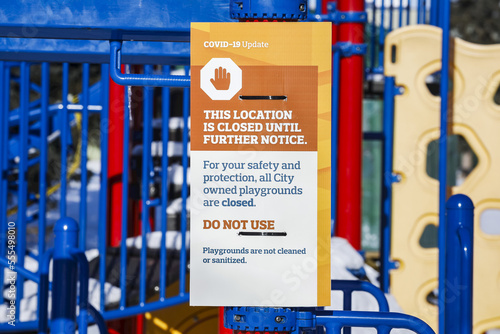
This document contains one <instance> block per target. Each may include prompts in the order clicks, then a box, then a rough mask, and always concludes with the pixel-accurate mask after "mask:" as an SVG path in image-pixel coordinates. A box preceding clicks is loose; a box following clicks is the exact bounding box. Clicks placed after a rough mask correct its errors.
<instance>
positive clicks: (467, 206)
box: [439, 194, 474, 334]
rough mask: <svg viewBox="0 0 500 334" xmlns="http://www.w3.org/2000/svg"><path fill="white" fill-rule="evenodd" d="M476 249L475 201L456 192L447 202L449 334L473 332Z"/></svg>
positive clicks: (447, 314)
mask: <svg viewBox="0 0 500 334" xmlns="http://www.w3.org/2000/svg"><path fill="white" fill-rule="evenodd" d="M473 249H474V204H473V203H472V201H471V200H470V198H469V197H467V196H465V195H462V194H458V195H453V196H451V197H450V199H449V200H448V202H447V203H446V258H445V261H446V262H445V264H444V267H445V284H446V288H445V289H444V298H443V299H444V301H445V303H446V308H445V314H444V328H445V332H444V333H445V334H470V333H472V276H473ZM439 265H440V266H441V263H440V264H439Z"/></svg>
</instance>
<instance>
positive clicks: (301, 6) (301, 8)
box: [299, 3, 306, 12]
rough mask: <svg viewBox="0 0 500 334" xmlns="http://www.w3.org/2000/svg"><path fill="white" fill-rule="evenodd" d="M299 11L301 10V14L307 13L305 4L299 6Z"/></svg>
mask: <svg viewBox="0 0 500 334" xmlns="http://www.w3.org/2000/svg"><path fill="white" fill-rule="evenodd" d="M299 10H300V11H301V12H305V10H306V6H304V4H303V3H301V4H300V6H299Z"/></svg>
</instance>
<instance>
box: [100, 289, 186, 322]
mask: <svg viewBox="0 0 500 334" xmlns="http://www.w3.org/2000/svg"><path fill="white" fill-rule="evenodd" d="M188 301H189V293H185V294H183V295H178V296H175V297H170V298H166V299H164V300H163V301H156V302H151V303H147V304H143V305H140V304H139V305H135V306H129V307H127V308H125V309H124V310H120V309H116V310H111V311H106V312H103V314H102V315H103V318H104V319H105V320H106V321H108V320H113V319H120V318H127V317H131V316H135V315H137V314H140V313H145V312H153V311H156V310H160V309H163V308H166V307H170V306H175V305H179V304H182V303H186V302H188Z"/></svg>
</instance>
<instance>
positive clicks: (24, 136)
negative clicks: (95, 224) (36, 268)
mask: <svg viewBox="0 0 500 334" xmlns="http://www.w3.org/2000/svg"><path fill="white" fill-rule="evenodd" d="M29 83H30V65H29V64H28V63H24V62H23V63H21V85H20V86H21V94H20V95H21V96H20V106H21V122H20V127H19V135H20V145H19V183H18V197H17V201H18V208H19V210H18V212H17V224H16V228H17V233H16V234H17V235H16V239H17V240H16V252H17V263H16V268H17V267H24V256H25V253H26V224H27V222H26V211H27V209H28V180H27V173H28V149H29V147H28V131H29V122H28V110H29V101H30V89H29ZM16 291H17V293H16V306H17V307H16V320H18V319H19V310H20V309H21V307H20V305H21V304H20V303H21V299H22V298H23V296H24V277H23V275H22V274H20V272H18V276H17V280H16Z"/></svg>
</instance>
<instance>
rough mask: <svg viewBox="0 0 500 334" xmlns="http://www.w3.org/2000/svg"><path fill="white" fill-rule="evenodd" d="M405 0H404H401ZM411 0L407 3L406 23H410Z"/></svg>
mask: <svg viewBox="0 0 500 334" xmlns="http://www.w3.org/2000/svg"><path fill="white" fill-rule="evenodd" d="M401 1H403V0H401ZM410 2H411V0H408V3H407V4H406V25H407V26H409V25H410V11H411V6H410Z"/></svg>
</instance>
